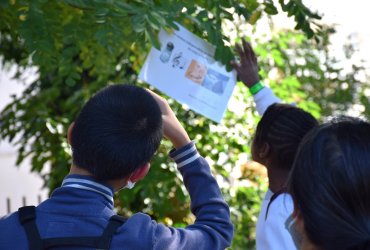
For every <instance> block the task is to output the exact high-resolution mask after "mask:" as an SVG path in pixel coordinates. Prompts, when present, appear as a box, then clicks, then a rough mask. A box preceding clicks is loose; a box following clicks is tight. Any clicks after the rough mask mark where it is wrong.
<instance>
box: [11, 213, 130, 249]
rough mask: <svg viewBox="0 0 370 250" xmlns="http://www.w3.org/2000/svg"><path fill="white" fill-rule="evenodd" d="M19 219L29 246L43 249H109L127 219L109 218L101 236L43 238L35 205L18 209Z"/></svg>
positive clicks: (115, 216)
mask: <svg viewBox="0 0 370 250" xmlns="http://www.w3.org/2000/svg"><path fill="white" fill-rule="evenodd" d="M18 212H19V220H20V222H21V225H22V226H23V227H24V229H25V230H26V235H27V239H28V246H29V249H30V250H43V249H50V248H53V247H91V248H94V249H109V247H110V244H111V241H112V237H113V235H114V233H115V232H116V230H117V228H118V227H120V226H121V225H123V224H124V223H125V222H126V219H125V218H123V217H120V216H118V215H113V216H112V217H110V218H109V221H108V224H107V226H106V227H105V229H104V231H103V234H102V235H101V236H97V237H96V236H92V237H78V236H77V237H61V238H45V239H41V236H40V233H39V230H38V229H37V225H36V208H35V206H25V207H21V208H19V209H18Z"/></svg>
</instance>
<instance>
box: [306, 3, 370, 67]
mask: <svg viewBox="0 0 370 250" xmlns="http://www.w3.org/2000/svg"><path fill="white" fill-rule="evenodd" d="M303 2H304V3H305V4H306V5H307V6H308V7H309V8H310V9H312V10H315V9H316V10H317V11H318V13H319V14H322V15H323V18H322V21H323V23H327V24H336V29H337V33H336V34H335V35H334V36H333V37H332V44H333V53H334V54H336V55H338V56H340V54H342V45H343V44H344V43H345V42H346V40H347V38H348V36H351V40H352V41H353V42H355V43H358V46H359V53H358V54H357V55H356V56H357V58H356V59H358V60H359V59H364V60H366V61H367V67H369V68H370V28H369V25H370V13H369V7H370V2H369V1H366V0H351V1H338V0H336V1H335V0H324V1H323V0H305V1H303Z"/></svg>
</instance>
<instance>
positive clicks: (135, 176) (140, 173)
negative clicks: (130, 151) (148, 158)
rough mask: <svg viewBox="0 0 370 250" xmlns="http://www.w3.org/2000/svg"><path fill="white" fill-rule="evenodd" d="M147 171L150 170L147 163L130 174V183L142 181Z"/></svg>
mask: <svg viewBox="0 0 370 250" xmlns="http://www.w3.org/2000/svg"><path fill="white" fill-rule="evenodd" d="M149 169H150V163H149V162H147V163H145V164H144V165H143V166H141V167H139V168H138V169H136V170H135V171H134V172H133V173H132V174H131V177H130V179H129V180H130V181H131V182H137V181H139V180H141V179H143V178H144V177H145V176H146V175H147V174H148V172H149Z"/></svg>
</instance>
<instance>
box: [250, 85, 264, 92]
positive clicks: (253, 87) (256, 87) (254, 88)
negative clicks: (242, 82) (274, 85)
mask: <svg viewBox="0 0 370 250" xmlns="http://www.w3.org/2000/svg"><path fill="white" fill-rule="evenodd" d="M263 88H264V86H263V84H262V82H257V83H255V84H254V85H253V86H252V87H250V88H249V92H250V93H251V94H252V95H255V94H257V93H258V92H260V90H261V89H263Z"/></svg>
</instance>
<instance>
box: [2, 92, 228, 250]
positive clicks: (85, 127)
mask: <svg viewBox="0 0 370 250" xmlns="http://www.w3.org/2000/svg"><path fill="white" fill-rule="evenodd" d="M162 135H164V136H165V137H166V138H167V139H169V140H170V141H171V142H172V144H173V146H174V148H175V149H174V150H172V151H171V152H170V157H172V158H173V159H174V160H175V162H176V163H177V167H178V169H179V171H180V172H181V174H182V176H183V179H184V184H185V186H186V188H187V189H188V191H189V194H190V197H191V210H192V212H193V213H194V215H195V217H196V220H195V222H194V224H192V225H189V226H187V227H186V228H181V229H180V228H172V227H166V226H164V225H163V224H160V223H157V222H155V221H153V220H151V218H150V217H149V216H148V215H145V214H143V213H137V214H134V215H133V216H131V217H130V218H128V219H127V220H124V219H122V217H118V216H116V215H115V212H114V204H113V194H114V192H117V191H119V190H120V189H122V188H125V187H129V188H131V187H133V184H134V183H135V182H137V181H139V180H140V179H142V178H144V177H145V175H146V174H147V173H148V171H149V168H150V164H149V162H150V160H151V158H152V157H153V155H154V153H155V151H156V150H157V148H158V146H159V144H160V141H161V138H162ZM68 140H69V142H70V143H71V146H72V151H73V163H72V166H71V170H70V174H69V175H68V176H66V178H65V179H64V181H63V184H62V186H61V187H60V188H58V189H56V190H55V191H54V192H53V193H52V195H51V197H50V198H49V199H47V200H46V201H44V202H43V203H41V204H40V205H39V206H38V207H37V208H36V209H34V208H32V207H25V208H21V209H20V210H19V212H15V213H13V214H10V215H9V216H7V217H6V218H2V219H1V220H0V232H1V234H0V249H27V248H29V249H44V248H47V247H61V248H64V249H65V248H73V249H82V248H81V247H82V246H84V247H85V248H84V249H86V247H89V248H90V249H91V248H95V249H96V248H99V249H108V248H111V249H176V250H178V249H225V248H226V247H228V246H230V244H231V239H232V236H233V226H232V224H231V221H230V214H229V207H228V205H227V204H226V203H225V201H224V200H223V198H222V195H221V192H220V189H219V187H218V185H217V182H216V180H215V179H214V177H213V176H212V175H211V172H210V168H209V166H208V163H207V162H206V161H205V159H204V158H203V157H201V156H200V155H199V154H198V152H197V150H196V148H195V145H194V143H193V142H192V141H191V140H190V138H189V136H188V134H187V133H186V131H185V130H184V128H183V127H182V126H181V124H180V122H179V121H178V120H177V118H176V116H175V115H174V113H173V111H172V110H171V108H170V107H169V105H168V103H167V102H166V100H164V99H163V98H162V97H160V96H158V95H157V94H155V93H153V92H151V91H149V90H145V89H142V88H139V87H135V86H132V85H114V86H110V87H107V88H105V89H104V90H102V91H100V92H98V93H97V94H96V95H95V96H94V97H92V98H91V99H90V100H89V101H88V102H87V103H86V105H85V106H84V107H83V109H82V111H81V113H80V114H79V116H78V117H77V119H76V121H75V123H74V124H72V125H71V126H70V128H69V130H68ZM154 171H155V170H154Z"/></svg>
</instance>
